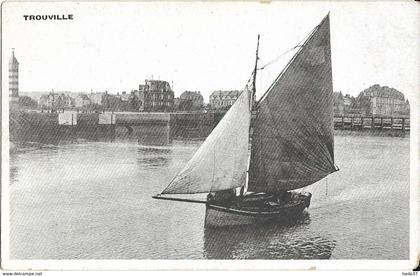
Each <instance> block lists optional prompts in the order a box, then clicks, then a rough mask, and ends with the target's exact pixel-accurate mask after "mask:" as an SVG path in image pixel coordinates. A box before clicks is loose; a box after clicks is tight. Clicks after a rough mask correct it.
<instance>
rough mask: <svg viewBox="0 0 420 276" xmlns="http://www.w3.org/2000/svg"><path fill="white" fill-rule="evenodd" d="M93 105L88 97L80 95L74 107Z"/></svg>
mask: <svg viewBox="0 0 420 276" xmlns="http://www.w3.org/2000/svg"><path fill="white" fill-rule="evenodd" d="M91 103H92V102H91V100H90V99H89V97H88V96H87V95H85V94H80V95H78V96H77V97H76V99H75V101H74V106H75V107H77V108H82V107H84V106H87V105H89V104H91Z"/></svg>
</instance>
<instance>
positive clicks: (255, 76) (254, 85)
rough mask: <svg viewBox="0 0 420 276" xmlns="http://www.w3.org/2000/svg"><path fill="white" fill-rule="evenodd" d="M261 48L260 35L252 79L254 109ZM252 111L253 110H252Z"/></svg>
mask: <svg viewBox="0 0 420 276" xmlns="http://www.w3.org/2000/svg"><path fill="white" fill-rule="evenodd" d="M259 48H260V35H259V34H258V38H257V50H256V52H255V67H254V76H253V78H252V109H253V107H254V104H255V102H256V101H255V99H256V92H257V89H256V79H257V70H258V67H257V66H258V50H259ZM252 109H251V110H252Z"/></svg>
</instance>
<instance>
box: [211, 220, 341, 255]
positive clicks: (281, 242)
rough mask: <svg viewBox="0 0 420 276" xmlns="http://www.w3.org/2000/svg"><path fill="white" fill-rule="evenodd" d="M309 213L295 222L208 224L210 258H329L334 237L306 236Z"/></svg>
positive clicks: (333, 245) (333, 244)
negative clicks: (244, 224)
mask: <svg viewBox="0 0 420 276" xmlns="http://www.w3.org/2000/svg"><path fill="white" fill-rule="evenodd" d="M309 223H310V217H309V214H308V213H304V214H303V215H302V217H301V218H299V219H298V220H297V221H296V222H294V223H289V224H279V223H274V222H273V223H268V224H263V225H247V226H240V227H225V228H205V229H204V257H205V258H207V259H329V258H330V257H331V253H332V251H333V250H334V248H335V245H336V242H335V240H332V239H328V238H326V237H322V236H320V235H312V236H307V235H305V234H303V233H307V232H308V231H307V229H308V227H309V225H308V224H309Z"/></svg>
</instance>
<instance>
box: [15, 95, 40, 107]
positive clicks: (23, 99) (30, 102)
mask: <svg viewBox="0 0 420 276" xmlns="http://www.w3.org/2000/svg"><path fill="white" fill-rule="evenodd" d="M18 103H19V105H20V106H23V107H28V108H37V107H38V103H37V102H36V101H35V100H34V99H32V98H31V97H28V96H20V97H19V101H18Z"/></svg>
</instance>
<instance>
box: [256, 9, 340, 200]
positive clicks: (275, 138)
mask: <svg viewBox="0 0 420 276" xmlns="http://www.w3.org/2000/svg"><path fill="white" fill-rule="evenodd" d="M332 93H333V86H332V72H331V46H330V24H329V16H328V15H327V16H326V17H325V18H324V19H323V20H322V22H321V23H320V24H319V25H318V26H317V27H316V28H315V29H314V31H313V32H312V33H311V35H310V36H309V38H308V39H307V41H306V42H305V43H304V44H303V45H302V46H301V49H300V50H299V51H298V53H297V54H296V55H295V56H294V58H293V59H292V61H291V62H290V64H289V66H288V67H287V68H286V69H285V70H284V72H283V73H282V74H281V75H280V76H279V77H278V78H277V80H276V81H275V82H274V84H273V85H272V86H271V87H270V89H269V90H268V93H267V94H266V96H265V97H263V98H262V99H261V101H260V102H259V104H258V106H257V117H256V119H255V122H254V124H253V125H254V132H253V137H252V147H251V161H250V168H249V183H248V190H250V191H255V192H277V191H285V190H293V189H298V188H301V187H304V186H307V185H310V184H312V183H314V182H316V181H318V180H320V179H322V178H324V177H325V176H327V175H328V174H330V173H332V172H334V171H335V170H336V169H335V166H334V136H333V99H332Z"/></svg>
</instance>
